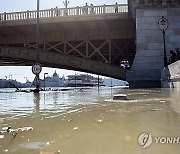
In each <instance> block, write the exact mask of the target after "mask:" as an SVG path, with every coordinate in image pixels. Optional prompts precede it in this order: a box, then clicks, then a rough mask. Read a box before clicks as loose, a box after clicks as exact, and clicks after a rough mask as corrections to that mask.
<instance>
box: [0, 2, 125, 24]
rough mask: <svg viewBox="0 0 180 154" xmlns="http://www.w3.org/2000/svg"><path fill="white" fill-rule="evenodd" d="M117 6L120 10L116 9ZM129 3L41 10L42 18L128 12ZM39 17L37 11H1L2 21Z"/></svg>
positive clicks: (0, 19) (0, 17) (0, 18)
mask: <svg viewBox="0 0 180 154" xmlns="http://www.w3.org/2000/svg"><path fill="white" fill-rule="evenodd" d="M116 7H117V10H118V11H115V8H116ZM127 12H128V5H127V4H119V5H101V6H83V7H73V8H67V9H65V8H52V9H48V10H40V11H39V16H40V18H53V17H63V16H83V15H96V14H109V13H111V14H113V13H127ZM36 17H37V11H26V12H12V13H6V12H4V13H1V14H0V21H12V20H29V19H35V18H36Z"/></svg>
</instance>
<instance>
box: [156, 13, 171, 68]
mask: <svg viewBox="0 0 180 154" xmlns="http://www.w3.org/2000/svg"><path fill="white" fill-rule="evenodd" d="M168 25H169V22H168V20H167V19H166V18H164V16H162V17H161V18H160V19H159V21H158V26H159V29H160V30H161V31H162V33H163V42H164V67H166V66H167V55H166V37H165V35H166V30H167V29H168Z"/></svg>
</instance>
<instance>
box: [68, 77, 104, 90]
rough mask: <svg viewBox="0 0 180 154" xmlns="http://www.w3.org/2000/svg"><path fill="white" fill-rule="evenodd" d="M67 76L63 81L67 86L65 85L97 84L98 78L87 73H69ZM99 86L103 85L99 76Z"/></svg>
mask: <svg viewBox="0 0 180 154" xmlns="http://www.w3.org/2000/svg"><path fill="white" fill-rule="evenodd" d="M67 77H68V79H67V80H66V81H65V86H67V87H75V86H77V87H85V86H89V87H94V86H98V78H96V77H93V76H91V75H88V74H80V75H77V74H76V75H69V76H67ZM99 86H104V84H103V81H102V79H101V78H99Z"/></svg>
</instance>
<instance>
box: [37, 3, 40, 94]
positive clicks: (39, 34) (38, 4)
mask: <svg viewBox="0 0 180 154" xmlns="http://www.w3.org/2000/svg"><path fill="white" fill-rule="evenodd" d="M39 35H40V34H39V0H37V25H36V64H38V63H39ZM36 80H37V82H36V91H37V92H39V73H38V74H36Z"/></svg>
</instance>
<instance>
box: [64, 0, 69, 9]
mask: <svg viewBox="0 0 180 154" xmlns="http://www.w3.org/2000/svg"><path fill="white" fill-rule="evenodd" d="M63 3H64V6H65V8H66V9H67V6H68V4H69V1H68V0H65V1H63Z"/></svg>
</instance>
